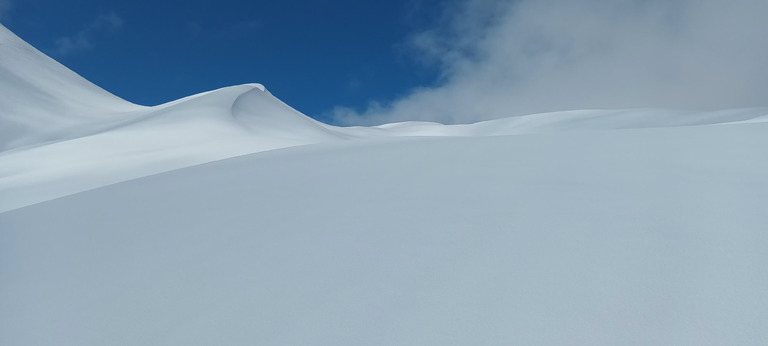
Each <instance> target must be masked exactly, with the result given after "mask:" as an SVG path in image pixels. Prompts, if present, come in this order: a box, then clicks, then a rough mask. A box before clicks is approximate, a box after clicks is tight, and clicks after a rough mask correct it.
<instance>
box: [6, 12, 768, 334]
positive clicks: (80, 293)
mask: <svg viewBox="0 0 768 346" xmlns="http://www.w3.org/2000/svg"><path fill="white" fill-rule="evenodd" d="M438 137H439V138H438ZM766 158H768V109H766V108H760V109H741V110H724V111H717V112H693V111H670V110H653V109H648V110H585V111H570V112H558V113H548V114H535V115H529V116H524V117H517V118H508V119H499V120H493V121H488V122H482V123H477V124H468V125H451V126H447V125H441V124H435V123H422V122H408V123H398V124H388V125H382V126H377V127H350V128H341V127H335V126H330V125H326V124H322V123H319V122H317V121H315V120H312V119H311V118H309V117H306V116H305V115H303V114H301V113H300V112H298V111H296V110H294V109H292V108H291V107H289V106H288V105H286V104H284V103H283V102H281V101H280V100H279V99H277V98H276V97H274V96H273V95H272V94H271V93H270V92H269V91H267V89H266V88H264V86H262V85H260V84H246V85H239V86H233V87H228V88H222V89H219V90H214V91H210V92H206V93H201V94H198V95H194V96H190V97H187V98H184V99H181V100H177V101H174V102H170V103H167V104H164V105H160V106H156V107H142V106H138V105H133V104H130V103H128V102H126V101H124V100H121V99H119V98H118V97H116V96H113V95H111V94H109V93H108V92H106V91H104V90H102V89H100V88H98V87H97V86H95V85H93V84H91V83H89V82H88V81H86V80H84V79H82V78H81V77H79V76H77V75H76V74H75V73H74V72H72V71H69V70H67V69H66V68H65V67H63V66H61V65H60V64H58V63H56V62H55V61H53V60H51V59H50V58H48V57H46V56H44V55H43V54H42V53H40V52H39V51H37V50H35V49H34V48H32V47H31V46H29V45H27V44H26V43H24V42H23V41H22V40H21V39H19V38H18V37H16V36H15V35H13V34H12V33H11V32H10V31H8V30H7V29H6V28H4V27H2V26H0V345H144V344H150V345H196V344H200V345H212V344H221V345H297V344H298V345H306V344H312V345H371V344H381V345H424V344H427V345H451V344H455V345H468V344H472V345H474V344H483V345H526V344H530V345H649V344H650V345H658V344H664V345H759V344H765V343H766V340H768V332H766V328H765V325H766V321H768V299H767V298H766V297H767V296H766V292H768V275H766V273H768V251H766V250H765V249H767V248H768V232H766V231H767V230H768V216H766V215H768V214H766V213H765V210H764V209H765V205H766V201H768V178H766V177H768V160H767V159H766Z"/></svg>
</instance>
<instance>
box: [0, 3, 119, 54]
mask: <svg viewBox="0 0 768 346" xmlns="http://www.w3.org/2000/svg"><path fill="white" fill-rule="evenodd" d="M0 1H2V0H0ZM122 26H123V19H122V18H120V16H118V15H117V14H115V13H114V12H107V13H102V14H100V15H98V16H97V17H96V18H95V19H94V20H93V21H92V22H91V23H89V24H88V25H86V26H85V27H84V28H83V29H82V30H80V31H78V32H77V33H76V34H74V35H71V36H64V37H60V38H58V39H56V41H54V45H55V46H54V53H55V54H56V55H59V56H66V55H70V54H73V53H77V52H80V51H83V50H87V49H91V48H93V40H94V39H96V38H97V37H98V36H100V35H104V34H106V33H111V32H114V31H115V30H117V29H120V28H121V27H122Z"/></svg>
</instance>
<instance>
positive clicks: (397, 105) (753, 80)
mask: <svg viewBox="0 0 768 346" xmlns="http://www.w3.org/2000/svg"><path fill="white" fill-rule="evenodd" d="M765 13H768V2H767V1H764V0H731V1H721V0H676V1H669V0H643V1H640V0H614V1H603V0H521V1H515V2H511V1H503V0H466V1H463V2H460V3H457V4H456V5H454V6H451V7H449V10H448V12H447V13H446V15H445V20H443V21H441V25H439V26H438V27H435V28H433V29H432V30H429V31H426V32H422V33H418V34H415V35H414V36H413V37H412V38H411V43H412V45H413V46H414V47H415V48H416V49H417V50H418V51H419V52H420V54H421V55H420V56H421V57H422V58H423V59H425V61H428V62H431V63H433V64H439V66H440V68H441V71H442V77H441V79H440V83H439V84H438V85H437V86H435V87H426V88H419V89H416V90H413V91H411V92H410V93H408V94H407V95H406V96H404V97H402V98H400V99H397V100H395V101H394V102H391V103H385V104H383V105H382V104H380V103H376V102H372V103H371V106H370V107H369V108H368V109H367V110H365V111H363V112H357V111H354V110H351V109H348V108H343V107H339V108H337V109H335V110H334V118H335V119H336V121H337V122H339V123H342V124H373V123H383V122H393V121H405V120H427V121H440V122H446V123H462V122H473V121H478V120H485V119H492V118H498V117H504V116H513V115H523V114H529V113H537V112H546V111H555V110H564V109H588V108H630V107H665V108H696V109H699V108H730V107H747V106H760V105H767V104H768V102H766V95H768V44H766V43H767V42H766V40H765V38H764V35H765V33H766V32H768V21H766V20H765V19H764V15H765Z"/></svg>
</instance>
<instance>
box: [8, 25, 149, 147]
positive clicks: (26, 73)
mask: <svg viewBox="0 0 768 346" xmlns="http://www.w3.org/2000/svg"><path fill="white" fill-rule="evenodd" d="M0 95H2V97H0V151H2V150H6V149H10V148H15V147H19V146H23V145H29V144H38V143H41V142H46V141H50V140H55V139H59V138H66V137H67V135H69V134H71V132H75V133H80V129H81V127H82V126H87V125H88V124H90V123H91V122H93V121H103V120H107V119H113V118H117V117H119V116H121V115H122V114H123V113H126V112H132V111H136V110H140V109H142V108H143V107H141V106H137V105H134V104H132V103H129V102H127V101H125V100H122V99H120V98H119V97H117V96H115V95H112V94H110V93H109V92H107V91H105V90H103V89H101V88H99V87H97V86H96V85H94V84H92V83H90V82H89V81H87V80H85V79H84V78H82V77H80V76H79V75H77V74H76V73H74V72H72V71H71V70H69V69H67V68H66V67H64V66H63V65H61V64H59V63H58V62H56V61H54V60H53V59H51V58H49V57H48V56H46V55H45V54H43V53H41V52H40V51H38V50H37V49H35V48H33V47H32V46H30V45H29V44H27V43H26V42H24V41H23V40H21V39H20V38H18V37H17V36H16V35H14V34H13V33H12V32H11V31H10V30H8V29H7V28H6V27H4V26H3V25H2V24H0Z"/></svg>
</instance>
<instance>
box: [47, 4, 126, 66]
mask: <svg viewBox="0 0 768 346" xmlns="http://www.w3.org/2000/svg"><path fill="white" fill-rule="evenodd" d="M122 26H123V19H122V18H120V17H119V16H118V15H117V14H116V13H114V12H106V13H102V14H100V15H98V16H97V17H96V19H94V20H93V21H92V22H91V23H89V24H88V25H86V26H85V27H84V28H83V29H82V30H80V31H78V32H77V33H76V34H74V35H71V36H64V37H60V38H58V39H56V41H54V44H55V48H54V53H55V54H56V55H60V56H65V55H70V54H73V53H76V52H79V51H83V50H86V49H90V48H93V40H94V39H96V38H98V36H101V35H104V34H107V33H111V32H114V31H115V30H117V29H120V28H121V27H122Z"/></svg>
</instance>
